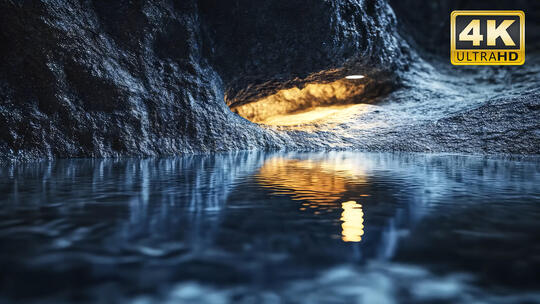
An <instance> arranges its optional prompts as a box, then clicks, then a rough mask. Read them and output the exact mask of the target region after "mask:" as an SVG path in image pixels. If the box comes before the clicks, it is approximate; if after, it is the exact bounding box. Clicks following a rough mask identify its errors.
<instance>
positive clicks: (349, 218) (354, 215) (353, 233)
mask: <svg viewBox="0 0 540 304" xmlns="http://www.w3.org/2000/svg"><path fill="white" fill-rule="evenodd" d="M341 206H342V208H343V212H342V213H341V219H340V220H341V221H343V224H341V228H342V229H343V231H342V232H341V234H342V237H341V238H342V239H343V241H345V242H360V241H361V240H362V235H364V212H363V211H362V205H360V204H358V203H357V202H355V201H348V202H344V203H342V204H341Z"/></svg>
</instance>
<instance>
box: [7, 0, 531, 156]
mask: <svg viewBox="0 0 540 304" xmlns="http://www.w3.org/2000/svg"><path fill="white" fill-rule="evenodd" d="M409 2H410V1H409ZM409 2H407V3H409ZM407 3H406V2H403V3H401V4H398V1H392V5H394V6H396V7H397V12H398V13H400V14H401V15H399V14H398V16H397V17H396V15H395V14H394V10H393V9H392V8H391V7H390V5H389V4H388V3H387V2H386V1H385V0H341V1H340V0H331V1H330V0H327V1H323V0H310V1H305V0H287V1H280V0H264V1H263V0H257V1H250V0H238V1H219V0H198V1H196V0H178V1H172V0H170V1H151V0H147V1H127V0H118V1H105V0H87V1H83V0H78V1H77V0H74V1H68V0H49V1H37V0H26V1H15V0H0V25H1V28H2V31H0V55H1V60H0V130H2V132H0V156H1V159H2V160H13V159H18V160H24V159H39V158H52V157H62V158H64V157H117V156H159V155H178V154H183V153H200V152H212V151H228V150H244V149H282V148H301V149H317V148H325V149H326V148H330V149H332V148H365V149H375V150H380V149H385V150H394V149H396V150H411V149H412V150H425V151H433V150H437V149H432V148H433V147H439V148H440V147H441V146H440V145H437V144H436V143H433V146H432V145H431V144H429V143H427V144H426V145H425V146H422V147H424V148H423V149H417V148H418V146H414V147H413V146H411V145H408V144H404V146H402V145H401V144H400V145H395V144H392V143H390V144H388V145H385V146H380V145H379V144H378V143H379V141H380V138H379V139H376V140H375V139H374V140H373V141H372V142H365V141H366V140H370V138H372V137H371V136H368V137H366V136H362V137H355V136H356V135H355V134H347V133H346V132H347V131H343V130H345V129H347V128H348V126H343V127H342V128H341V133H340V134H336V133H332V132H327V131H317V130H315V131H314V132H311V133H306V132H297V131H294V130H293V131H290V130H279V129H275V128H267V127H261V126H259V125H256V124H253V123H251V122H249V121H247V120H245V119H243V118H241V117H239V116H238V115H236V114H234V113H232V112H231V111H230V109H229V107H228V106H238V105H242V104H246V103H250V102H252V101H254V100H256V99H259V98H262V97H265V96H268V95H271V94H274V93H276V92H277V91H278V90H282V89H288V88H293V87H299V88H302V87H304V86H305V85H306V84H309V83H330V82H334V81H336V80H338V79H341V78H343V77H344V76H345V75H348V74H358V73H360V74H363V75H366V76H367V77H366V79H365V82H363V85H364V86H365V88H364V91H365V94H366V96H374V97H376V96H383V95H387V94H389V93H390V92H392V91H393V90H397V89H398V91H403V90H405V91H406V92H413V93H410V94H409V95H407V93H406V94H404V95H403V94H402V96H411V98H410V100H412V101H418V100H422V99H423V100H424V101H425V100H428V99H430V98H433V99H437V100H439V101H441V100H443V99H445V98H447V97H449V95H444V94H441V93H440V91H441V88H437V87H434V88H433V89H432V90H431V91H430V92H431V93H430V94H428V95H422V96H421V94H420V93H414V92H417V91H422V87H421V84H422V83H423V82H424V81H425V80H426V79H430V78H436V79H441V82H440V83H439V85H440V86H442V88H443V91H444V86H445V84H444V83H445V80H444V79H446V78H445V77H446V76H444V77H441V76H440V75H439V74H438V73H439V72H437V71H435V70H436V69H433V68H432V67H433V64H435V65H437V64H440V63H438V62H441V61H440V60H439V59H436V60H435V61H434V62H435V63H427V62H425V61H424V60H423V59H422V58H421V57H419V56H418V54H417V52H416V50H415V49H412V48H410V47H409V45H411V44H412V45H415V46H416V45H418V44H417V43H415V38H417V37H418V35H419V33H425V32H428V31H430V30H432V31H435V29H434V28H428V27H422V29H420V31H416V30H412V29H411V27H410V25H411V23H414V22H415V21H414V20H415V19H414V16H413V15H415V14H417V12H418V11H421V10H422V9H421V8H416V7H415V6H407ZM409 4H410V3H409ZM534 5H536V4H534ZM534 5H532V6H534ZM532 6H531V7H532ZM429 11H431V12H438V13H439V16H442V15H444V14H446V11H444V9H443V10H441V9H440V8H438V7H436V6H427V5H426V7H424V8H423V12H429ZM443 13H444V14H443ZM441 14H442V15H441ZM411 16H413V17H411ZM533 16H535V15H534V14H533ZM433 20H438V19H433ZM529 24H530V22H529V23H528V26H529ZM409 33H412V34H409ZM432 43H433V44H440V43H439V40H434V41H432ZM437 50H439V48H437ZM428 51H429V49H428ZM434 53H437V51H434ZM441 58H442V57H441ZM441 60H444V61H446V60H447V58H444V59H441ZM528 60H529V59H528ZM413 63H414V64H413ZM536 66H538V65H536ZM426 70H429V71H430V72H426ZM454 72H455V71H452V73H454ZM527 73H528V75H529V76H527V77H528V78H527V81H529V80H530V79H531V77H532V76H530V74H531V73H534V72H530V71H529V70H526V71H525V74H527ZM454 74H455V75H453V76H452V77H454V78H453V79H462V77H461V75H459V74H456V73H454ZM499 74H500V73H499ZM419 75H420V76H419ZM505 75H511V74H508V73H506V74H505ZM475 77H477V76H474V75H473V76H471V77H470V78H469V80H473V81H472V82H471V81H469V80H467V81H463V80H461V81H462V84H460V85H459V86H460V87H467V86H474V85H476V84H475V83H474V79H476V78H475ZM508 77H511V76H508ZM483 81H484V80H483ZM486 81H488V82H489V81H493V78H490V79H487V80H486ZM538 82H539V80H538V77H532V83H529V86H531V85H532V86H533V87H534V86H535V84H538ZM407 83H408V84H407ZM415 83H416V84H415ZM524 89H525V88H524ZM486 96H487V95H486ZM530 96H534V98H537V95H530ZM397 99H398V100H399V102H408V101H403V98H401V99H400V98H397ZM395 100H396V99H394V98H393V97H389V98H387V99H386V102H387V103H392V102H393V101H395ZM485 100H487V98H486V99H485ZM383 104H384V102H383ZM420 104H421V103H420ZM420 104H419V105H417V107H421V105H420ZM382 109H383V110H384V108H382ZM419 111H421V109H419ZM532 111H536V112H531V113H530V115H526V116H524V117H525V118H524V119H530V117H535V116H536V115H537V114H538V112H537V110H532ZM375 112H376V111H375ZM376 113H378V112H376ZM536 117H537V116H536ZM377 119H379V120H381V121H383V120H388V119H389V118H388V117H385V116H379V117H378V118H377ZM352 123H354V122H352ZM523 125H530V124H527V121H525V122H524V124H523ZM315 129H316V128H315ZM413 129H414V128H402V129H396V130H394V131H395V132H394V131H388V130H385V132H387V131H388V132H390V133H392V132H394V133H392V134H398V137H400V138H408V137H413V135H414V134H408V133H407V134H405V133H406V132H411V131H410V130H413ZM530 131H531V132H529V133H527V134H532V135H531V136H536V137H538V134H540V132H537V131H536V130H530ZM343 132H345V133H343ZM400 132H405V133H404V135H406V136H400V135H399V134H401V133H400ZM440 132H446V131H444V130H442V131H440ZM448 132H451V131H450V130H449V131H448ZM374 134H383V133H377V132H375V133H374ZM385 134H386V133H385ZM536 137H535V138H536ZM391 138H393V137H392V136H389V137H388V139H391ZM463 140H464V141H465V140H467V139H463ZM474 140H477V141H481V140H482V139H481V138H476V139H474ZM351 141H352V142H353V143H352V144H351ZM360 141H362V142H360ZM532 142H534V140H533V141H532ZM457 146H458V147H459V145H457ZM518 147H519V145H518ZM441 149H443V150H444V148H441ZM536 150H537V149H536ZM463 151H469V149H464V150H463ZM520 151H521V150H517V148H516V149H514V150H511V151H508V150H507V149H506V150H494V151H487V152H488V153H497V152H517V153H520ZM523 151H526V152H524V153H531V151H532V152H534V151H535V148H534V147H529V148H527V149H525V150H523ZM481 152H486V151H481Z"/></svg>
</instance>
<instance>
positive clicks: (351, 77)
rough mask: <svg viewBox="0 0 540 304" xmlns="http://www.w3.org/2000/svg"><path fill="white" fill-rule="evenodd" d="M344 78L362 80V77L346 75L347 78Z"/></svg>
mask: <svg viewBox="0 0 540 304" xmlns="http://www.w3.org/2000/svg"><path fill="white" fill-rule="evenodd" d="M345 78H347V79H362V78H364V75H348V76H345Z"/></svg>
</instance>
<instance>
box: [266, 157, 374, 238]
mask: <svg viewBox="0 0 540 304" xmlns="http://www.w3.org/2000/svg"><path fill="white" fill-rule="evenodd" d="M361 169H362V167H359V166H355V164H354V163H351V160H350V159H346V158H345V159H344V158H333V159H322V160H321V159H295V158H284V157H281V156H280V157H274V158H270V159H269V160H266V161H265V163H264V165H263V166H262V167H261V169H259V173H258V174H257V181H258V182H259V184H260V185H261V186H263V187H266V188H269V189H272V193H273V194H275V195H280V194H284V195H288V196H290V197H291V199H292V200H297V201H304V203H302V207H300V210H302V211H306V210H314V211H313V212H314V213H315V214H321V212H323V211H325V212H331V211H333V210H335V209H337V208H342V209H343V212H342V213H341V218H340V220H341V221H343V224H342V225H341V227H342V229H343V231H342V233H341V234H342V239H343V241H345V242H359V241H360V240H361V239H362V235H363V234H364V224H363V223H364V213H363V211H362V205H360V204H358V203H356V202H355V201H346V202H343V203H340V201H343V198H344V196H345V193H346V192H347V191H348V188H349V187H348V186H350V185H353V184H365V183H366V180H365V175H364V174H363V173H362V171H361ZM358 195H359V196H361V197H366V196H369V195H368V194H358Z"/></svg>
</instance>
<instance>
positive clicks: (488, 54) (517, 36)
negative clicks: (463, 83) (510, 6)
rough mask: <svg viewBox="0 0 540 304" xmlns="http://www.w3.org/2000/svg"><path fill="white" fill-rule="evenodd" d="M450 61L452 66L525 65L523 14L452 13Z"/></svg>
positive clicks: (493, 12) (506, 12)
mask: <svg viewBox="0 0 540 304" xmlns="http://www.w3.org/2000/svg"><path fill="white" fill-rule="evenodd" d="M450 61H451V62H452V64H454V65H521V64H523V63H524V62H525V13H523V11H453V12H452V14H450Z"/></svg>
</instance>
